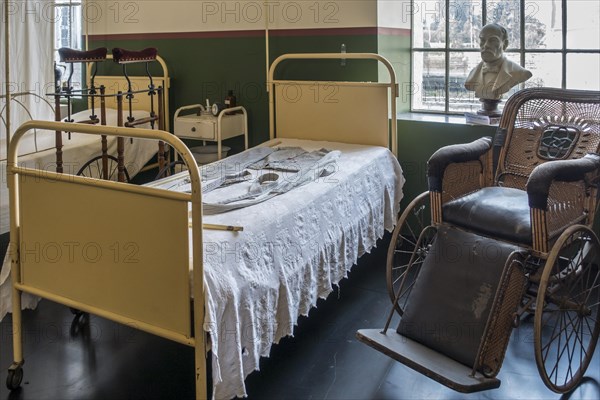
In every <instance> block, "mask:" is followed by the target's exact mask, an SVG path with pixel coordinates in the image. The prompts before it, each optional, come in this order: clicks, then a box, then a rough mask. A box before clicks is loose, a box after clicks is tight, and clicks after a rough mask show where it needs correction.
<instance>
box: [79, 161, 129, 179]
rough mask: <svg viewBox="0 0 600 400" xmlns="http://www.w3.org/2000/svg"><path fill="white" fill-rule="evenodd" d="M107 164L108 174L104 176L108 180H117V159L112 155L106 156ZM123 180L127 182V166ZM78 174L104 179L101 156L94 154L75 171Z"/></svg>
mask: <svg viewBox="0 0 600 400" xmlns="http://www.w3.org/2000/svg"><path fill="white" fill-rule="evenodd" d="M106 159H107V164H108V169H107V171H108V176H107V177H106V179H107V180H109V181H115V182H116V181H117V180H118V179H119V161H118V160H117V158H116V157H114V156H106ZM124 173H125V182H129V181H130V178H129V172H128V171H127V168H125V170H124ZM77 175H78V176H85V177H88V178H98V179H105V177H104V176H103V174H102V156H101V155H100V156H96V157H94V158H92V159H91V160H89V161H88V162H86V163H85V164H83V166H82V167H81V168H80V169H79V171H78V172H77Z"/></svg>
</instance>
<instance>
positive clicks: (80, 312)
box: [69, 307, 85, 317]
mask: <svg viewBox="0 0 600 400" xmlns="http://www.w3.org/2000/svg"><path fill="white" fill-rule="evenodd" d="M69 310H71V314H73V315H74V316H76V317H79V316H80V315H83V314H85V313H84V312H83V311H81V310H78V309H76V308H73V307H69Z"/></svg>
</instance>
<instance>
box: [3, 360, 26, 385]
mask: <svg viewBox="0 0 600 400" xmlns="http://www.w3.org/2000/svg"><path fill="white" fill-rule="evenodd" d="M22 381H23V367H22V366H20V365H17V366H11V367H10V368H9V369H8V375H7V376H6V387H7V388H8V390H15V389H18V388H19V387H21V382H22Z"/></svg>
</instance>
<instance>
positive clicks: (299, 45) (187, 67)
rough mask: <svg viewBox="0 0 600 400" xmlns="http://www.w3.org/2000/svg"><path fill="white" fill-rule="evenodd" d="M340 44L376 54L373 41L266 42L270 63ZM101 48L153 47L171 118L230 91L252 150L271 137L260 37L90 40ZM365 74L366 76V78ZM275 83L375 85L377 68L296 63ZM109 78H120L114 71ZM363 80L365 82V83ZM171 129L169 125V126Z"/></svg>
mask: <svg viewBox="0 0 600 400" xmlns="http://www.w3.org/2000/svg"><path fill="white" fill-rule="evenodd" d="M341 43H345V44H346V46H347V49H348V51H352V52H359V51H361V52H362V51H364V52H376V51H377V36H376V35H346V36H289V37H288V36H285V37H284V36H275V37H271V38H270V54H269V55H270V60H271V61H272V60H274V59H275V58H277V57H278V56H280V55H281V54H285V53H303V52H339V51H340V46H341ZM100 46H105V47H107V48H109V49H111V48H113V47H123V48H127V49H142V48H145V47H156V48H157V49H158V52H159V54H160V55H161V57H163V58H164V59H165V61H166V62H167V64H168V66H169V70H170V75H171V90H170V93H169V96H170V104H169V107H170V112H171V118H172V115H173V114H174V112H175V110H176V109H177V108H179V107H181V106H184V105H188V104H195V103H204V102H205V99H206V98H209V99H210V100H211V102H214V101H223V99H224V98H225V96H226V94H227V91H228V90H229V89H232V90H234V93H235V95H236V97H237V102H238V104H239V105H242V106H244V107H245V108H246V109H247V111H248V115H249V121H248V124H249V128H248V130H249V133H250V145H256V144H259V143H261V142H263V141H265V140H267V139H268V137H269V131H268V128H269V123H268V122H269V120H268V94H267V92H266V86H265V82H266V67H265V40H264V37H262V36H261V37H235V38H190V39H185V38H184V39H181V38H178V39H158V40H157V39H152V40H91V41H90V47H100ZM365 69H367V70H368V71H367V73H366V74H365ZM281 72H282V75H284V76H278V77H279V78H285V79H302V78H303V77H312V78H316V79H332V80H333V79H342V80H344V79H348V80H352V79H356V77H361V79H363V80H365V79H367V80H368V79H371V80H376V79H377V67H376V65H375V64H374V63H373V64H365V63H362V62H354V61H353V62H351V63H350V62H348V63H347V64H346V66H345V67H342V66H341V65H340V63H339V62H333V61H332V62H324V63H318V64H317V63H315V62H300V63H299V64H295V66H285V65H282V69H281ZM111 73H116V74H119V73H120V71H119V70H118V69H114V68H113V69H112V71H111ZM365 77H366V78H365ZM171 126H172V124H171ZM226 144H227V145H229V146H231V147H232V148H233V149H234V151H237V150H240V149H241V148H242V146H243V141H242V140H241V138H234V139H231V140H230V141H228V142H227V143H226Z"/></svg>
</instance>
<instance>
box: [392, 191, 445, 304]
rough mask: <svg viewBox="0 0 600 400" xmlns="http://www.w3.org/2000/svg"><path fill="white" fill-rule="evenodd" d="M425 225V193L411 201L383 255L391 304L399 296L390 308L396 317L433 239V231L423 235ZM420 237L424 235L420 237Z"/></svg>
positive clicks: (428, 216) (427, 201)
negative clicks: (393, 310)
mask: <svg viewBox="0 0 600 400" xmlns="http://www.w3.org/2000/svg"><path fill="white" fill-rule="evenodd" d="M429 221H430V208H429V192H424V193H421V194H420V195H419V196H417V197H416V198H415V199H414V200H413V201H411V202H410V204H409V205H408V206H407V207H406V209H405V210H404V211H403V212H402V214H401V215H400V218H399V219H398V223H397V224H396V227H395V228H394V232H393V233H392V238H391V241H390V247H389V248H388V254H387V265H386V280H387V290H388V294H389V296H390V299H391V300H392V303H394V301H395V300H396V296H397V294H398V293H401V294H400V297H399V299H398V301H397V302H395V303H394V308H395V309H396V311H397V312H398V313H399V314H400V315H402V314H403V313H404V311H403V309H404V307H405V305H406V301H407V299H408V296H409V295H410V292H411V290H412V286H413V283H414V280H415V279H416V277H417V275H418V273H419V271H420V267H421V264H422V263H423V260H424V259H425V256H426V255H427V252H428V251H429V248H430V246H431V242H432V240H433V238H434V236H435V230H434V229H428V230H427V231H426V232H425V228H426V227H427V226H429ZM422 233H423V234H424V235H421V234H422ZM420 237H421V240H420V241H419V238H420Z"/></svg>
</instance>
